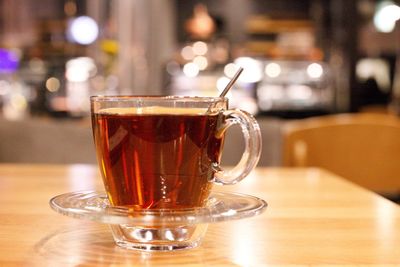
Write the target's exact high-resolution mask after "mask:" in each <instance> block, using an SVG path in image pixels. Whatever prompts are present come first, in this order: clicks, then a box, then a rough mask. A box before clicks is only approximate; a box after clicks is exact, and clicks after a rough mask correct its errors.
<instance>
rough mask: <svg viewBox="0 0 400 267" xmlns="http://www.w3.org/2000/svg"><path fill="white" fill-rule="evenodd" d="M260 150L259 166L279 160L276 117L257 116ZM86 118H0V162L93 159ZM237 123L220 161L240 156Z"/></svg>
mask: <svg viewBox="0 0 400 267" xmlns="http://www.w3.org/2000/svg"><path fill="white" fill-rule="evenodd" d="M258 121H259V123H260V127H261V130H262V138H263V151H262V155H261V159H260V162H259V166H278V165H280V162H281V134H280V133H281V125H282V123H283V121H282V120H280V119H276V118H269V117H262V118H258ZM92 138H93V137H92V131H91V125H90V120H88V119H85V120H55V119H42V118H31V119H27V120H21V121H8V120H4V119H0V140H2V141H1V142H0V162H8V163H54V164H60V163H61V164H68V163H90V164H94V163H96V155H95V151H94V144H93V139H92ZM242 138H243V137H242V134H241V133H240V129H239V127H237V128H236V127H233V128H232V129H230V130H228V133H227V137H226V141H225V148H224V153H223V157H222V163H223V164H224V165H234V164H236V163H237V162H238V160H239V159H240V158H239V157H240V155H241V153H242V151H243V149H244V141H243V140H242Z"/></svg>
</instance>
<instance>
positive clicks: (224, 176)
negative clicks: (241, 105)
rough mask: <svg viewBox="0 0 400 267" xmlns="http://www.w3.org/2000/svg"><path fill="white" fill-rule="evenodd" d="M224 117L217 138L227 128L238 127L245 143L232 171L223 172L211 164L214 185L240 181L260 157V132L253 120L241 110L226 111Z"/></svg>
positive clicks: (214, 164)
mask: <svg viewBox="0 0 400 267" xmlns="http://www.w3.org/2000/svg"><path fill="white" fill-rule="evenodd" d="M224 116H225V121H224V123H223V124H222V125H221V126H220V127H219V129H218V130H217V133H216V135H217V137H218V138H222V137H223V135H224V133H225V131H226V130H227V129H228V128H229V127H231V126H233V125H240V127H241V129H242V133H243V136H244V142H245V149H244V153H243V156H242V158H241V159H240V161H239V163H238V164H237V165H236V166H235V167H233V169H230V170H224V169H222V168H221V166H220V164H219V163H217V162H215V163H213V169H214V171H215V174H214V183H216V184H223V185H230V184H235V183H237V182H239V181H241V180H242V179H243V178H245V177H246V176H247V175H248V174H249V173H250V172H251V171H252V170H253V169H254V167H255V166H256V165H257V163H258V160H259V159H260V155H261V131H260V126H259V125H258V123H257V121H256V120H255V118H254V117H253V116H252V115H251V114H249V113H247V112H245V111H243V110H238V109H231V110H226V111H224Z"/></svg>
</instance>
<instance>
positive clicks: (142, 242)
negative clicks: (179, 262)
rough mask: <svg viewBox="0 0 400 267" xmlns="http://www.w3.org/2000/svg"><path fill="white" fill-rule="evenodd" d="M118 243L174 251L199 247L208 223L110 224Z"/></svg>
mask: <svg viewBox="0 0 400 267" xmlns="http://www.w3.org/2000/svg"><path fill="white" fill-rule="evenodd" d="M110 227H111V231H112V234H113V237H114V240H115V242H116V244H117V245H118V246H120V247H122V248H126V249H134V250H141V251H172V250H181V249H189V248H195V247H197V246H198V245H199V244H200V243H201V241H202V239H203V237H204V235H205V233H206V231H207V227H208V224H197V225H182V226H176V227H175V226H174V227H163V226H161V227H147V226H146V227H143V226H136V225H129V224H119V225H110Z"/></svg>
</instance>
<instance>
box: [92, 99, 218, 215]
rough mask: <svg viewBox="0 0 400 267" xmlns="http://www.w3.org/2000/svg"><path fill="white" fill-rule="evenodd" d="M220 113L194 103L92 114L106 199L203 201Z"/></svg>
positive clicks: (139, 204) (158, 204)
mask: <svg viewBox="0 0 400 267" xmlns="http://www.w3.org/2000/svg"><path fill="white" fill-rule="evenodd" d="M223 119H224V118H222V116H221V115H220V114H217V113H214V114H208V113H207V110H206V109H197V108H166V107H145V108H109V109H102V110H99V111H97V112H96V113H93V114H92V123H93V134H94V140H95V145H96V151H97V157H98V161H99V165H100V169H101V171H102V175H103V180H104V185H105V187H106V191H107V193H108V197H109V200H110V202H111V204H112V205H115V206H128V207H132V208H146V209H160V208H168V209H176V208H191V207H197V206H202V205H204V202H205V201H206V199H207V197H208V195H209V193H210V189H211V186H212V179H213V176H214V172H213V169H212V167H211V166H212V163H215V162H219V160H220V151H221V146H222V142H223V140H222V138H218V137H216V131H217V129H218V127H219V124H221V123H222V122H223Z"/></svg>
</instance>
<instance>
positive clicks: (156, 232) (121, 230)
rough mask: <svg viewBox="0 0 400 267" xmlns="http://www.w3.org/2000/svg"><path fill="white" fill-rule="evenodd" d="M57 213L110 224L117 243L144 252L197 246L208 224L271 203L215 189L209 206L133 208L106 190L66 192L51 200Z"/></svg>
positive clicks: (250, 213) (254, 212) (252, 213)
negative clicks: (117, 202)
mask: <svg viewBox="0 0 400 267" xmlns="http://www.w3.org/2000/svg"><path fill="white" fill-rule="evenodd" d="M50 206H51V208H52V209H54V210H55V211H56V212H58V213H61V214H63V215H67V216H70V217H74V218H79V219H88V220H92V221H96V222H101V223H107V224H110V228H111V232H112V234H113V237H114V240H115V242H116V244H117V245H118V246H120V247H123V248H127V249H135V250H141V251H143V250H144V251H171V250H179V249H188V248H194V247H197V246H198V245H199V244H200V242H201V240H202V239H203V237H204V235H205V233H206V231H207V226H208V223H214V222H221V221H228V220H237V219H243V218H248V217H252V216H255V215H258V214H260V213H262V212H263V211H264V210H265V209H266V207H267V203H266V202H265V201H264V200H262V199H260V198H257V197H254V196H249V195H244V194H239V193H225V192H213V193H211V195H210V197H209V199H208V203H207V205H206V206H205V207H201V208H193V209H179V210H172V209H170V210H168V209H161V210H140V211H132V210H129V209H127V208H124V207H111V206H110V204H109V202H108V199H107V196H106V194H105V193H102V192H95V191H81V192H72V193H66V194H62V195H59V196H56V197H54V198H52V199H51V200H50Z"/></svg>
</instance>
